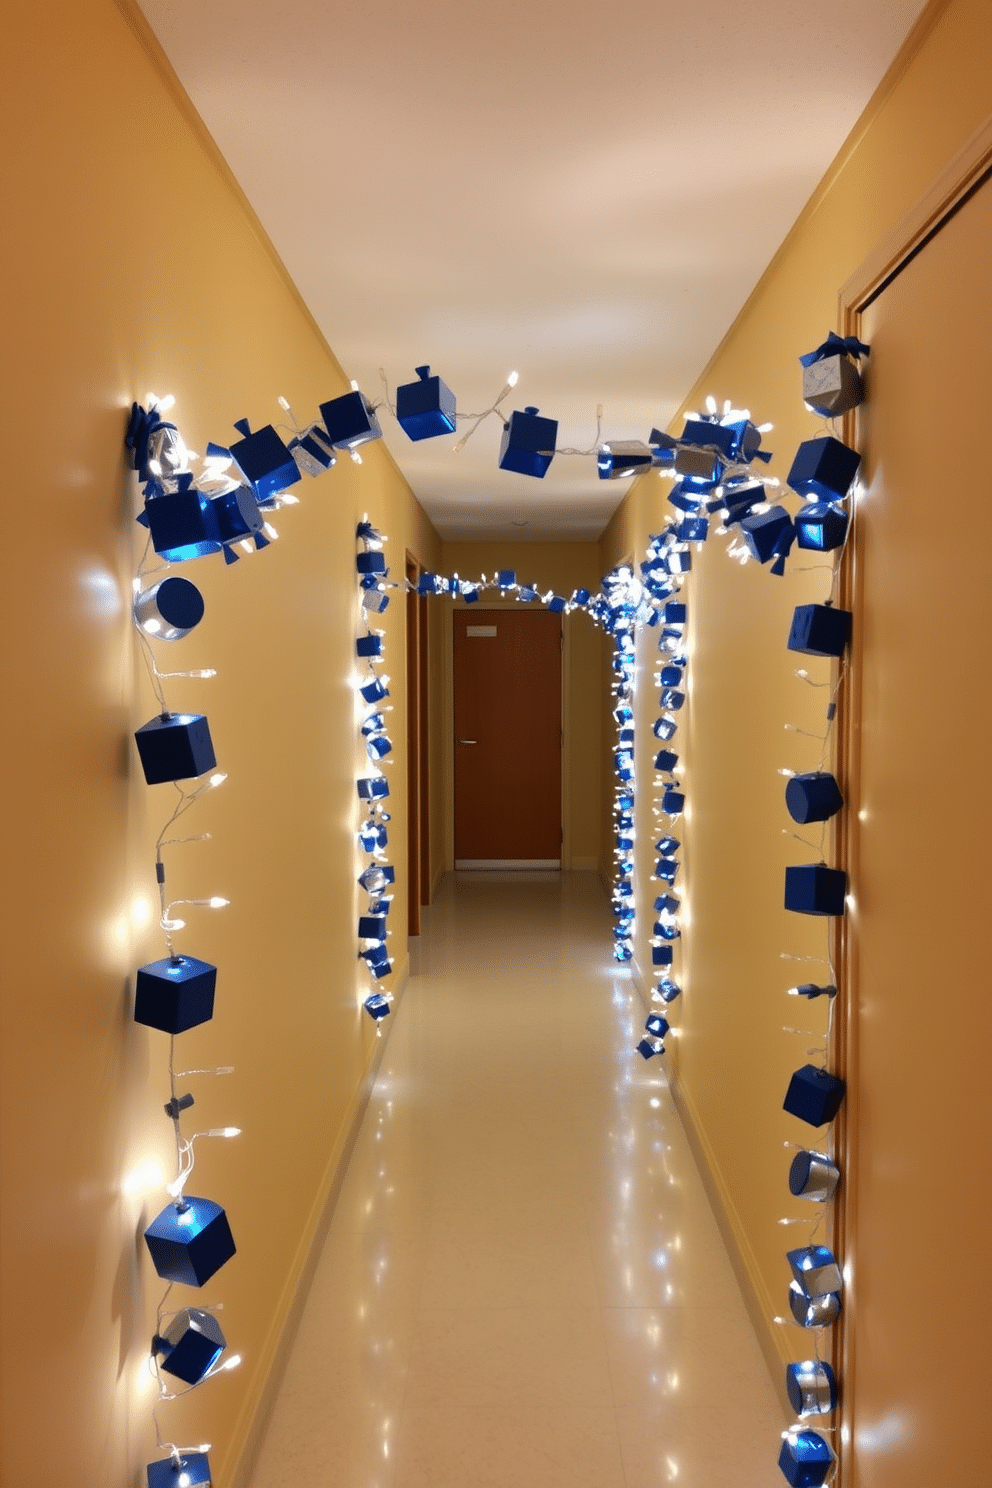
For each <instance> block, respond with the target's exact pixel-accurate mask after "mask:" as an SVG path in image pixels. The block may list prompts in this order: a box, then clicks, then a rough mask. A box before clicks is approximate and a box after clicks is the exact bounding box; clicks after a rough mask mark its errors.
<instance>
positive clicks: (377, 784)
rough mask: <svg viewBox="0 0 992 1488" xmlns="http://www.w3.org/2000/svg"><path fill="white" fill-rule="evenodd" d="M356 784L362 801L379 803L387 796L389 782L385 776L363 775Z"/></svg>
mask: <svg viewBox="0 0 992 1488" xmlns="http://www.w3.org/2000/svg"><path fill="white" fill-rule="evenodd" d="M357 784H358V794H359V796H360V797H361V799H362V800H363V801H379V800H381V799H382V798H383V797H384V796H388V795H389V781H388V780H387V779H386V777H385V775H363V776H361V777H360V779H359V780H358V782H357Z"/></svg>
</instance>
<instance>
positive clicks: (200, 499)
mask: <svg viewBox="0 0 992 1488" xmlns="http://www.w3.org/2000/svg"><path fill="white" fill-rule="evenodd" d="M144 517H145V521H146V525H147V527H148V530H149V532H150V533H151V535H152V547H153V548H154V549H155V551H156V553H159V554H160V555H161V556H162V557H163V558H166V559H168V561H169V562H170V563H188V562H190V561H191V560H192V559H193V558H203V557H204V556H205V555H206V554H207V553H217V552H219V551H220V548H221V540H220V534H219V533H218V531H217V517H216V513H215V511H214V508H213V503H212V502H211V501H209V500H208V498H207V497H206V496H204V495H203V493H202V492H201V491H198V490H197V489H196V487H195V486H192V485H190V486H187V487H186V489H185V490H182V491H167V492H166V493H165V494H164V495H163V496H151V497H149V498H148V499H147V500H146V502H145V510H144Z"/></svg>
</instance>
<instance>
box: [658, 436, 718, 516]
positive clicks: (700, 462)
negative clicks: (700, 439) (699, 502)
mask: <svg viewBox="0 0 992 1488" xmlns="http://www.w3.org/2000/svg"><path fill="white" fill-rule="evenodd" d="M713 427H714V428H716V427H717V425H714V426H713ZM723 470H724V464H723V461H722V460H721V459H720V457H719V455H714V454H713V453H712V452H711V451H710V450H706V449H677V450H676V451H675V471H676V474H677V475H680V476H681V477H682V479H683V480H684V481H688V482H689V484H690V485H691V486H695V487H696V488H697V490H698V489H699V487H701V486H703V487H706V488H709V487H711V486H714V485H716V483H717V481H719V479H720V476H721V475H722V474H723ZM672 495H674V492H673V493H672ZM671 499H672V497H671V496H670V497H669V500H671ZM676 504H677V503H676Z"/></svg>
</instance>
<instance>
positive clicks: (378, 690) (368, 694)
mask: <svg viewBox="0 0 992 1488" xmlns="http://www.w3.org/2000/svg"><path fill="white" fill-rule="evenodd" d="M358 691H359V692H360V693H361V695H362V697H363V698H364V700H365V701H366V702H367V703H381V702H382V700H383V698H387V697H388V696H389V688H388V687H387V686H386V684H385V682H383V680H382V678H381V677H373V678H372V680H371V681H370V682H366V683H365V684H364V685H363V686H362V687H360V688H359V689H358Z"/></svg>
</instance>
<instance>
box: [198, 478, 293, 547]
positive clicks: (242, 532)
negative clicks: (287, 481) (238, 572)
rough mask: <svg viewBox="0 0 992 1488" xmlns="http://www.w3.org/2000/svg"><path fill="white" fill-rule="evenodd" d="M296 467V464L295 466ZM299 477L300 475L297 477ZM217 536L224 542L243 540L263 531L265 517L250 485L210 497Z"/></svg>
mask: <svg viewBox="0 0 992 1488" xmlns="http://www.w3.org/2000/svg"><path fill="white" fill-rule="evenodd" d="M293 469H294V470H295V469H296V466H295V465H294V466H293ZM297 478H298V477H297ZM210 506H211V508H212V510H213V513H214V521H215V523H216V526H217V536H218V537H219V538H220V540H221V542H222V543H232V542H241V541H243V540H245V539H246V538H250V537H254V536H255V534H256V533H258V532H261V530H262V523H263V520H264V519H263V517H262V513H261V512H260V510H259V507H258V500H257V498H256V496H255V493H254V491H253V490H251V488H250V487H249V486H236V487H235V489H234V490H233V491H225V492H224V493H223V494H222V495H220V496H212V497H211V498H210Z"/></svg>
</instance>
